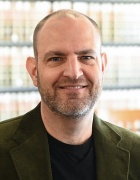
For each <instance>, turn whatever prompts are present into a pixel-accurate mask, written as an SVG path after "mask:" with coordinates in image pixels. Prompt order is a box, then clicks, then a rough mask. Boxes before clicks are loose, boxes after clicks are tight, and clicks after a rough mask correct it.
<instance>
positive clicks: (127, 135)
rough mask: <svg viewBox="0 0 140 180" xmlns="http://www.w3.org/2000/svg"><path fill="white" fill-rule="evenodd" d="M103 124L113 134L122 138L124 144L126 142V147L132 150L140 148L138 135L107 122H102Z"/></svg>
mask: <svg viewBox="0 0 140 180" xmlns="http://www.w3.org/2000/svg"><path fill="white" fill-rule="evenodd" d="M102 122H103V123H104V124H105V125H106V126H107V127H108V128H109V129H111V130H112V131H113V132H115V133H116V134H118V135H119V136H120V137H121V139H122V142H124V143H125V145H126V146H130V149H131V148H133V147H134V146H136V147H139V148H140V135H139V134H138V133H136V132H133V131H131V130H128V129H125V128H122V127H118V126H116V125H114V124H111V123H109V122H106V121H102Z"/></svg>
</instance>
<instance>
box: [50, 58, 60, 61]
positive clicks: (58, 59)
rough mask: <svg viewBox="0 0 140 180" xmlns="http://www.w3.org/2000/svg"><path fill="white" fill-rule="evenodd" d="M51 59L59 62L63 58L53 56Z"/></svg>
mask: <svg viewBox="0 0 140 180" xmlns="http://www.w3.org/2000/svg"><path fill="white" fill-rule="evenodd" d="M49 60H50V61H54V62H58V61H60V60H61V58H60V57H52V58H50V59H49Z"/></svg>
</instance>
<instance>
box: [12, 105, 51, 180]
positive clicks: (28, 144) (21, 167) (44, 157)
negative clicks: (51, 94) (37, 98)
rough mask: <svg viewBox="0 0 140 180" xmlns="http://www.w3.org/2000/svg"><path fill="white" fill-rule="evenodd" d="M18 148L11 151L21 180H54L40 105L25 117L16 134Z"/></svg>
mask: <svg viewBox="0 0 140 180" xmlns="http://www.w3.org/2000/svg"><path fill="white" fill-rule="evenodd" d="M14 140H15V141H16V142H17V144H18V145H17V147H16V148H14V149H12V150H11V151H10V154H11V158H12V160H13V163H14V165H15V168H16V170H17V173H18V176H19V179H22V180H27V179H33V180H38V179H41V180H45V177H47V180H52V172H51V164H50V155H49V154H50V153H49V146H48V139H47V133H46V130H45V127H44V125H43V122H42V120H41V115H40V105H38V106H37V108H35V109H34V110H32V111H31V112H30V113H27V114H26V115H25V116H23V118H22V120H21V122H20V124H19V127H18V128H17V130H16V132H15V134H14Z"/></svg>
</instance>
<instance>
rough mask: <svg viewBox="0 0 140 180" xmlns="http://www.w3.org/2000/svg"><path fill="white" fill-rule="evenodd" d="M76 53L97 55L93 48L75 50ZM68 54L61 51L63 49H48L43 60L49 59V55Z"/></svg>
mask: <svg viewBox="0 0 140 180" xmlns="http://www.w3.org/2000/svg"><path fill="white" fill-rule="evenodd" d="M74 53H75V54H76V55H83V54H84V55H86V54H95V55H96V52H95V51H94V50H93V49H83V50H80V51H75V52H74ZM52 55H53V56H54V55H55V56H66V55H67V53H64V52H61V51H48V52H46V53H45V55H44V58H43V61H45V60H46V59H47V57H49V56H52Z"/></svg>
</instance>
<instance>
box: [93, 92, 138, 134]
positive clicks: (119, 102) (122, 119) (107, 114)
mask: <svg viewBox="0 0 140 180" xmlns="http://www.w3.org/2000/svg"><path fill="white" fill-rule="evenodd" d="M139 95H140V89H135V90H134V89H133V90H132V89H131V90H113V91H109V90H108V91H103V92H102V94H101V97H100V99H99V101H98V103H97V105H96V113H97V114H98V116H99V117H100V118H102V119H104V120H105V121H109V122H111V123H113V124H116V125H117V126H120V127H124V128H127V129H129V130H132V131H135V132H137V133H140V96H139Z"/></svg>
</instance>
